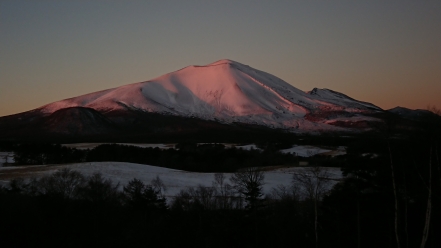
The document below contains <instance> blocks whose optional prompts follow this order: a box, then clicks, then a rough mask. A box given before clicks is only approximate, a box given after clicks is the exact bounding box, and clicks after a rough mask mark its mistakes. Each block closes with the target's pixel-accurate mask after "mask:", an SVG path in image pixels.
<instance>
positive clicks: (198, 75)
mask: <svg viewBox="0 0 441 248" xmlns="http://www.w3.org/2000/svg"><path fill="white" fill-rule="evenodd" d="M325 91H326V92H327V93H328V90H323V91H322V92H325ZM332 93H333V95H331V96H330V95H329V94H323V93H321V94H308V93H305V92H303V91H301V90H299V89H297V88H295V87H293V86H292V85H290V84H288V83H286V82H285V81H283V80H281V79H279V78H277V77H275V76H273V75H271V74H268V73H266V72H263V71H259V70H256V69H253V68H251V67H249V66H247V65H243V64H241V63H238V62H234V61H231V60H220V61H217V62H215V63H212V64H209V65H206V66H189V67H186V68H183V69H181V70H178V71H175V72H172V73H169V74H166V75H163V76H161V77H158V78H155V79H152V80H149V81H146V82H141V83H135V84H130V85H125V86H121V87H118V88H114V89H109V90H104V91H100V92H96V93H91V94H87V95H84V96H79V97H75V98H71V99H66V100H63V101H59V102H55V103H52V104H48V105H46V106H43V107H41V108H40V110H41V111H43V112H44V113H47V114H50V113H53V112H55V111H56V110H58V109H61V108H66V107H76V106H81V107H89V108H93V109H95V110H97V111H100V112H102V113H106V112H110V111H115V110H128V109H132V110H140V111H144V112H156V113H164V114H172V115H179V116H184V117H198V118H202V119H206V120H217V121H221V122H224V123H232V122H244V123H251V124H259V125H265V126H269V127H278V128H300V129H306V130H320V129H326V130H330V129H331V130H341V128H338V127H335V126H330V125H328V124H326V123H325V122H321V123H320V122H318V123H314V122H311V121H308V120H305V119H304V116H305V115H307V114H308V113H310V112H311V111H315V112H316V111H320V110H326V111H329V110H339V111H341V110H344V111H349V112H363V111H371V110H372V109H378V110H379V108H377V107H375V106H373V105H371V104H368V103H362V102H358V101H356V100H353V99H351V98H349V97H346V96H345V97H339V95H338V94H340V93H338V92H332ZM340 95H343V94H340ZM343 96H344V95H343Z"/></svg>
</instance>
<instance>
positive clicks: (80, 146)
mask: <svg viewBox="0 0 441 248" xmlns="http://www.w3.org/2000/svg"><path fill="white" fill-rule="evenodd" d="M104 144H118V145H126V146H136V147H141V148H146V147H149V148H159V149H169V148H174V147H175V144H144V143H74V144H62V146H65V147H69V148H76V149H79V150H86V149H93V148H95V147H97V146H99V145H104Z"/></svg>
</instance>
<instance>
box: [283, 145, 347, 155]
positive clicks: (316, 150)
mask: <svg viewBox="0 0 441 248" xmlns="http://www.w3.org/2000/svg"><path fill="white" fill-rule="evenodd" d="M280 152H282V153H291V154H294V155H296V156H299V157H311V156H314V155H317V154H326V155H330V156H338V155H344V154H346V148H345V147H343V146H340V147H338V148H337V149H336V150H329V149H323V148H320V147H316V146H294V147H291V148H289V149H284V150H280Z"/></svg>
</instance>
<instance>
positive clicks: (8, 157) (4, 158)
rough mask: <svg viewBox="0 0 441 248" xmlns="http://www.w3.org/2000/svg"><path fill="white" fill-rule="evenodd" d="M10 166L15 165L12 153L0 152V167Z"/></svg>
mask: <svg viewBox="0 0 441 248" xmlns="http://www.w3.org/2000/svg"><path fill="white" fill-rule="evenodd" d="M8 163H9V164H11V163H15V160H14V153H13V152H0V167H2V166H3V164H8Z"/></svg>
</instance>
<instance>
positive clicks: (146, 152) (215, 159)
mask: <svg viewBox="0 0 441 248" xmlns="http://www.w3.org/2000/svg"><path fill="white" fill-rule="evenodd" d="M14 151H15V160H16V163H17V164H23V165H25V164H60V163H74V162H101V161H116V162H131V163H139V164H148V165H155V166H161V167H166V168H172V169H180V170H187V171H198V172H234V171H236V170H237V169H240V168H244V167H250V166H252V167H261V166H270V165H283V164H288V165H293V164H296V162H297V158H296V157H295V156H293V155H291V154H282V153H279V152H277V150H275V149H265V150H263V151H259V150H250V151H247V150H242V149H237V148H234V147H233V148H226V147H225V146H224V145H221V144H201V145H197V144H195V143H181V144H178V145H177V149H165V150H161V149H159V148H141V147H135V146H127V145H117V144H104V145H100V146H97V147H95V148H93V149H91V150H78V149H72V148H67V147H63V146H61V145H53V144H45V145H40V144H21V145H17V146H16V147H15V148H14Z"/></svg>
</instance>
